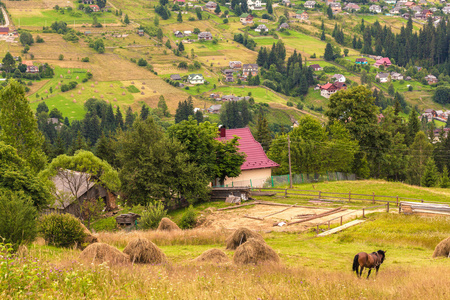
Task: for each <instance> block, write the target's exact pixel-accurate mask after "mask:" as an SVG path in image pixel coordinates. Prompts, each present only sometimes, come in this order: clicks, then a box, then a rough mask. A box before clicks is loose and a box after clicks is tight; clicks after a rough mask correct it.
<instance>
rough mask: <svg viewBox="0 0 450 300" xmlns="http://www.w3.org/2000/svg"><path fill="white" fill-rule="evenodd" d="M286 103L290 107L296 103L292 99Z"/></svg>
mask: <svg viewBox="0 0 450 300" xmlns="http://www.w3.org/2000/svg"><path fill="white" fill-rule="evenodd" d="M286 105H287V106H289V107H292V106H294V103H292V102H291V101H288V102H287V103H286Z"/></svg>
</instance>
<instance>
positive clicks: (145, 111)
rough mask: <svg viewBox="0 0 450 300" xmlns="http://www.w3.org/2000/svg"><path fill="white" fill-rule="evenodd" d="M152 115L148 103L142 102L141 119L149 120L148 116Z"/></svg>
mask: <svg viewBox="0 0 450 300" xmlns="http://www.w3.org/2000/svg"><path fill="white" fill-rule="evenodd" d="M149 115H150V109H149V108H148V106H147V105H145V104H142V108H141V114H140V116H139V117H140V118H141V120H143V121H144V120H147V118H148V116H149Z"/></svg>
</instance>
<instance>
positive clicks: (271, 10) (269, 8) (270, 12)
mask: <svg viewBox="0 0 450 300" xmlns="http://www.w3.org/2000/svg"><path fill="white" fill-rule="evenodd" d="M267 13H269V14H273V8H272V1H271V0H269V1H268V2H267Z"/></svg>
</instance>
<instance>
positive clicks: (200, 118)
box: [194, 5, 218, 124]
mask: <svg viewBox="0 0 450 300" xmlns="http://www.w3.org/2000/svg"><path fill="white" fill-rule="evenodd" d="M217 6H218V5H217ZM194 118H195V120H197V123H199V124H200V123H201V122H203V113H202V112H201V111H200V110H197V111H196V112H195V115H194Z"/></svg>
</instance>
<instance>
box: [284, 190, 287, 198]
mask: <svg viewBox="0 0 450 300" xmlns="http://www.w3.org/2000/svg"><path fill="white" fill-rule="evenodd" d="M286 197H287V189H285V190H284V198H286Z"/></svg>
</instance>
